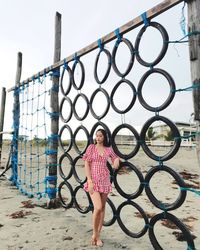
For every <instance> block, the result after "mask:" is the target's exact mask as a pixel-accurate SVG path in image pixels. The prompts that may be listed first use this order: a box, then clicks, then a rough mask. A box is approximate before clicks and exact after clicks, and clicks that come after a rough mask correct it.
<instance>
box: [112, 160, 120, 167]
mask: <svg viewBox="0 0 200 250" xmlns="http://www.w3.org/2000/svg"><path fill="white" fill-rule="evenodd" d="M119 165H120V158H116V159H115V160H114V162H113V167H114V168H115V169H118V168H119Z"/></svg>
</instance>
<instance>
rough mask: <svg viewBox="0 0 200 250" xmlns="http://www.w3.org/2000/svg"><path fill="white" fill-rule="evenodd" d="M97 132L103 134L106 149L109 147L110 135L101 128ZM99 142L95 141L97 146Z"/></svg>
mask: <svg viewBox="0 0 200 250" xmlns="http://www.w3.org/2000/svg"><path fill="white" fill-rule="evenodd" d="M97 132H101V133H102V134H103V138H104V140H103V145H104V147H109V142H108V135H107V133H106V131H105V130H104V129H102V128H99V129H98V130H97V131H96V133H97ZM96 143H97V142H96V140H95V144H96Z"/></svg>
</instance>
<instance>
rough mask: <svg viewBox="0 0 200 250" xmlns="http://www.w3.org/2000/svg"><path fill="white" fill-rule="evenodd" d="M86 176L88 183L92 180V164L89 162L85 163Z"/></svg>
mask: <svg viewBox="0 0 200 250" xmlns="http://www.w3.org/2000/svg"><path fill="white" fill-rule="evenodd" d="M85 175H86V177H87V180H88V181H89V180H92V177H91V171H90V164H89V162H88V161H85Z"/></svg>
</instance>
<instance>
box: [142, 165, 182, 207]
mask: <svg viewBox="0 0 200 250" xmlns="http://www.w3.org/2000/svg"><path fill="white" fill-rule="evenodd" d="M158 171H164V172H167V173H168V174H170V175H171V176H172V177H173V178H174V179H175V181H176V183H177V184H178V185H179V187H180V194H179V196H178V198H177V199H176V201H174V202H173V203H169V202H167V203H162V202H161V201H160V200H158V199H156V197H155V196H154V195H153V193H152V191H151V188H150V185H149V182H150V180H151V178H152V177H153V176H154V174H156V173H157V172H158ZM144 183H145V192H146V194H147V196H148V198H149V200H150V201H151V202H152V204H153V205H154V206H155V207H157V208H159V209H161V210H163V211H170V210H174V209H177V208H179V207H180V206H181V205H182V204H183V203H184V201H185V199H186V194H187V192H186V190H184V189H181V188H185V187H186V184H185V182H184V180H183V179H182V178H181V176H180V175H179V174H178V173H176V171H174V170H173V169H171V168H170V167H168V166H165V165H162V166H155V167H152V168H151V169H150V170H149V171H148V172H147V174H146V176H145V180H144Z"/></svg>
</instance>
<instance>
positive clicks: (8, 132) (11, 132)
mask: <svg viewBox="0 0 200 250" xmlns="http://www.w3.org/2000/svg"><path fill="white" fill-rule="evenodd" d="M3 134H8V135H9V134H13V131H0V135H3Z"/></svg>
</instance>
